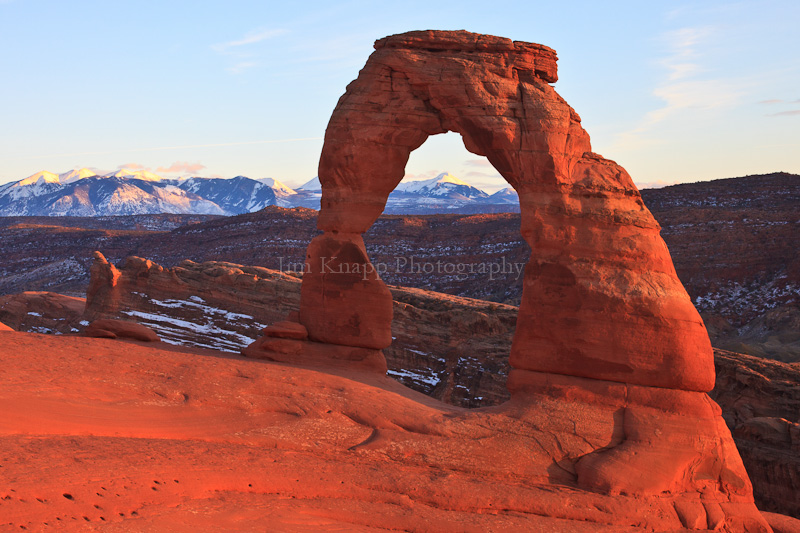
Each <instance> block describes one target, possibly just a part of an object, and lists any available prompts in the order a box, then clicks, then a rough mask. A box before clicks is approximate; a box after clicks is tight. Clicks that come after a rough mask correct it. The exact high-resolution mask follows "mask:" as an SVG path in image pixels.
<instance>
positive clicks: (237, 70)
mask: <svg viewBox="0 0 800 533" xmlns="http://www.w3.org/2000/svg"><path fill="white" fill-rule="evenodd" d="M256 65H258V63H257V62H255V61H241V62H239V63H236V64H235V65H233V66H232V67H228V68H227V69H225V70H227V71H228V72H230V73H231V74H241V73H242V72H244V71H246V70H249V69H251V68H253V67H255V66H256Z"/></svg>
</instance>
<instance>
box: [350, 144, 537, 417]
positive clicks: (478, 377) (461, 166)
mask: <svg viewBox="0 0 800 533" xmlns="http://www.w3.org/2000/svg"><path fill="white" fill-rule="evenodd" d="M426 152H427V153H426ZM443 161H445V162H446V164H444V165H443ZM405 168H406V171H405V174H404V180H403V181H401V183H400V184H399V185H398V187H397V188H396V189H395V191H394V192H392V193H390V194H389V197H388V198H389V200H388V202H387V205H386V208H385V210H384V213H383V214H384V215H387V214H388V215H389V216H382V217H380V218H379V219H378V220H377V221H376V222H375V223H374V224H373V225H372V226H371V227H370V229H368V230H367V231H366V232H365V233H364V236H363V238H364V243H365V247H366V251H367V253H368V255H369V258H370V261H371V262H372V264H373V265H374V266H375V267H376V269H377V270H378V274H379V275H380V277H381V279H382V281H383V282H384V283H386V284H387V285H388V286H389V287H390V291H391V293H392V299H393V301H394V302H395V303H394V305H393V318H392V326H391V331H392V343H391V345H390V346H388V347H386V348H385V349H384V350H383V353H384V355H385V357H386V360H387V367H388V375H389V376H391V377H393V378H395V379H396V380H398V381H400V382H401V383H403V384H405V385H407V386H409V387H411V388H413V389H415V390H417V391H420V392H423V393H425V394H427V395H429V396H432V397H434V398H436V399H439V400H442V401H444V402H446V403H450V404H453V405H457V406H461V407H468V408H477V407H485V406H491V405H497V404H500V403H502V402H504V401H506V400H507V399H508V397H509V395H508V391H507V389H506V386H505V383H506V379H507V376H508V372H509V365H508V355H509V353H510V350H511V339H512V337H513V333H514V329H515V326H516V315H517V306H518V305H519V301H520V298H521V293H522V274H523V272H524V266H525V263H526V262H527V259H528V257H529V255H530V249H529V247H528V245H527V243H526V242H525V240H524V239H523V238H522V235H521V234H520V231H519V212H518V211H519V209H518V204H514V203H512V202H513V200H509V203H505V204H490V203H487V202H488V201H489V200H490V195H489V194H484V192H483V190H484V187H486V186H487V185H489V186H490V187H491V188H492V191H491V192H495V191H496V190H498V189H500V188H504V187H508V184H507V183H506V182H505V180H503V178H502V177H501V176H500V175H499V173H497V172H496V171H495V169H494V168H493V167H492V166H491V163H489V162H488V160H487V159H486V158H484V157H482V156H476V155H474V154H471V153H469V152H467V151H466V149H465V148H464V146H463V142H462V140H461V136H460V135H459V134H457V133H454V132H450V133H445V134H439V135H435V136H431V137H428V139H427V140H426V141H425V143H424V144H423V145H422V146H421V147H420V148H418V149H417V150H414V151H413V152H411V155H410V157H409V161H408V163H407V165H406V167H405ZM450 169H458V170H457V171H455V172H449V174H450V175H449V176H442V174H445V172H443V171H445V170H450ZM464 174H468V176H464V179H463V180H462V179H461V177H462V176H463V175H464ZM437 178H439V179H437ZM474 180H478V181H477V182H475V181H474ZM461 182H464V184H465V185H461V184H460V183H461ZM478 184H480V187H478ZM408 185H411V186H412V187H413V186H416V189H415V190H416V191H418V192H415V193H411V194H405V193H404V192H403V189H404V186H408ZM420 186H423V187H428V188H429V190H423V191H421V194H425V195H427V196H426V197H423V198H420V197H419V195H418V194H419V187H420ZM467 187H468V188H469V189H468V190H465V189H466V188H467ZM398 192H400V194H398ZM486 192H487V193H488V191H486ZM478 193H480V194H481V195H482V196H479V194H478ZM421 200H430V201H431V203H427V204H423V205H424V208H423V209H419V208H416V209H414V207H417V206H419V202H420V201H421ZM494 201H496V200H494ZM446 205H459V206H461V207H460V208H458V209H455V210H448V209H445V206H446ZM492 207H494V208H496V209H497V210H498V211H502V212H498V213H487V212H485V211H486V210H487V209H489V208H492ZM508 207H513V209H510V210H509V209H508ZM427 208H430V209H427ZM434 211H435V212H436V213H435V214H434ZM453 211H455V212H453ZM509 211H510V212H509ZM419 215H425V216H419ZM404 287H411V288H419V289H424V290H426V291H435V292H434V293H423V292H415V291H413V290H406V289H404ZM436 293H441V295H440V296H437V295H436Z"/></svg>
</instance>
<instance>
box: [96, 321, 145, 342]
mask: <svg viewBox="0 0 800 533" xmlns="http://www.w3.org/2000/svg"><path fill="white" fill-rule="evenodd" d="M83 333H84V335H86V336H87V337H99V338H107V339H116V338H123V339H133V340H136V341H142V342H158V341H159V340H160V339H159V338H158V335H157V334H156V332H155V331H153V330H152V329H150V328H148V327H147V326H142V325H141V324H136V323H135V322H126V321H124V320H113V319H110V318H104V319H100V320H95V321H94V322H92V323H91V324H89V325H88V326H87V327H86V329H85V330H84V332H83Z"/></svg>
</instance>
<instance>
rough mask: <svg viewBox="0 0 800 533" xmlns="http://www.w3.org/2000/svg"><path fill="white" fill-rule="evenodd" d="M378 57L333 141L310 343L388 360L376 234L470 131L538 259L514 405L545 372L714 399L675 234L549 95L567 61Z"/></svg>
mask: <svg viewBox="0 0 800 533" xmlns="http://www.w3.org/2000/svg"><path fill="white" fill-rule="evenodd" d="M375 48H376V51H375V52H374V53H373V54H372V55H371V56H370V58H369V60H368V61H367V63H366V65H365V67H364V68H363V69H362V70H361V72H360V73H359V76H358V78H357V79H356V80H355V81H353V82H352V83H351V84H350V85H348V87H347V92H346V93H345V94H344V95H343V96H342V97H341V99H340V100H339V103H338V104H337V107H336V109H335V110H334V112H333V115H332V117H331V120H330V123H329V125H328V129H327V131H326V134H325V144H324V147H323V150H322V156H321V159H320V165H319V178H320V181H321V183H322V191H323V196H322V207H321V211H320V215H319V222H318V227H319V228H320V229H321V230H323V231H324V234H323V235H320V236H318V237H317V238H315V239H314V240H313V241H312V243H311V244H310V246H309V248H308V257H307V262H308V266H309V268H310V271H309V272H307V273H306V275H305V276H304V278H303V286H302V298H301V309H300V321H301V322H302V323H303V324H304V325H305V326H306V328H307V329H308V332H309V338H310V339H311V340H313V341H318V342H324V343H328V344H335V345H340V346H345V347H346V346H350V347H359V348H367V349H382V348H385V347H387V346H389V344H390V343H391V331H390V325H391V316H392V302H391V295H390V293H389V291H388V289H387V288H386V287H385V286H384V285H383V283H382V282H381V281H380V279H379V278H378V276H377V275H376V274H375V273H374V272H373V271H371V269H370V267H371V264H370V262H369V258H368V256H367V253H366V250H365V248H364V243H363V240H362V238H361V234H362V233H363V232H365V231H366V230H367V229H368V228H369V227H370V226H371V225H372V223H373V222H374V221H375V220H376V219H377V217H378V216H379V215H380V214H381V212H382V211H383V208H384V206H385V203H386V200H387V198H388V195H389V193H390V192H391V191H392V190H393V189H394V188H395V187H396V186H397V185H398V183H399V182H400V180H401V179H402V178H403V175H404V169H405V165H406V162H407V161H408V157H409V154H410V153H411V151H413V150H414V149H416V148H418V147H419V146H420V145H422V143H423V142H424V141H425V139H427V138H428V137H429V136H430V135H435V134H438V133H444V132H446V131H455V132H458V133H460V134H461V136H462V138H463V140H464V145H465V146H466V148H467V150H469V151H470V152H473V153H475V154H478V155H482V156H485V157H487V158H488V160H489V161H490V162H491V163H492V165H494V167H495V168H496V169H497V170H498V171H499V172H500V174H501V175H502V176H503V177H504V178H505V179H506V180H507V181H508V182H509V183H510V184H511V185H512V186H513V187H514V188H515V189H516V190H517V192H518V193H519V196H520V204H521V210H522V224H521V231H522V235H523V237H524V238H525V239H526V240H527V241H528V243H529V244H530V246H531V249H532V254H531V258H530V260H529V262H528V265H527V267H526V269H525V278H524V285H523V295H522V303H521V306H520V313H519V318H518V321H517V328H516V334H515V338H514V343H513V347H512V352H511V359H510V362H511V365H512V367H513V368H514V369H515V370H514V371H513V372H512V376H511V378H510V387H511V388H512V390H514V389H519V388H523V387H524V386H525V383H526V382H528V381H533V382H535V381H536V380H537V379H538V378H537V377H536V375H535V374H532V372H539V373H549V374H564V375H572V376H580V377H589V378H595V379H602V380H609V381H616V382H623V383H630V384H637V385H648V386H655V387H665V388H672V389H682V390H692V391H708V390H710V389H711V388H712V387H713V383H714V367H713V358H712V352H711V345H710V343H709V340H708V335H707V333H706V330H705V327H704V325H703V323H702V320H701V319H700V317H699V315H698V313H697V311H696V310H695V308H694V306H693V305H692V303H691V301H690V299H689V297H688V295H687V294H686V291H685V290H684V288H683V286H682V285H681V283H680V281H679V280H678V278H677V276H676V274H675V269H674V267H673V264H672V260H671V258H670V256H669V252H668V250H667V247H666V245H665V244H664V242H663V241H662V240H661V237H660V236H659V231H660V227H659V225H658V224H657V222H656V221H655V220H654V219H653V217H652V215H651V214H650V212H649V211H648V210H647V209H646V208H645V206H644V204H643V203H642V200H641V196H640V195H639V192H638V190H637V189H636V187H635V186H634V184H633V182H632V181H631V179H630V177H629V176H628V174H627V173H626V172H625V170H624V169H623V168H621V167H620V166H618V165H617V164H616V163H614V162H613V161H609V160H606V159H604V158H602V157H601V156H599V155H597V154H594V153H592V152H591V146H590V142H589V136H588V134H587V133H586V132H585V131H584V130H583V128H582V127H581V124H580V117H579V116H578V114H577V113H576V112H575V111H574V110H573V109H572V108H571V107H570V106H569V105H568V104H567V103H566V102H565V101H564V100H563V99H562V98H561V97H560V96H559V95H558V93H556V91H555V90H554V89H553V88H552V86H551V85H550V84H551V83H553V82H555V81H556V79H557V74H556V60H557V58H556V54H555V51H553V50H552V49H550V48H547V47H545V46H542V45H537V44H530V43H522V42H514V41H510V40H508V39H504V38H500V37H492V36H485V35H479V34H473V33H468V32H464V31H457V32H450V31H421V32H409V33H404V34H400V35H394V36H390V37H386V38H384V39H381V40H379V41H377V42H376V43H375ZM333 258H335V259H333Z"/></svg>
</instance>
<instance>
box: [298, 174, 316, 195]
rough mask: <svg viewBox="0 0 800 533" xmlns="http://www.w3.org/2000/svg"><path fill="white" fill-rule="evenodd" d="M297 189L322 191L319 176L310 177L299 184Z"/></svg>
mask: <svg viewBox="0 0 800 533" xmlns="http://www.w3.org/2000/svg"><path fill="white" fill-rule="evenodd" d="M297 190H303V191H312V192H322V184H321V183H320V182H319V176H314V177H313V178H312V179H310V180H308V181H307V182H305V183H304V184H302V185H301V186H299V187H298V188H297Z"/></svg>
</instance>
